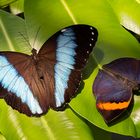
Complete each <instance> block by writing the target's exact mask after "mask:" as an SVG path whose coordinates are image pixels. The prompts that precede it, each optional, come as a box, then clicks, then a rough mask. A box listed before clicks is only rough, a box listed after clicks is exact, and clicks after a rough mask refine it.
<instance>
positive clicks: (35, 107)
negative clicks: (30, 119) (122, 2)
mask: <svg viewBox="0 0 140 140" xmlns="http://www.w3.org/2000/svg"><path fill="white" fill-rule="evenodd" d="M97 35H98V33H97V30H96V29H95V28H93V27H91V26H88V25H74V26H70V27H67V28H65V29H63V30H61V31H58V32H57V33H56V34H54V35H53V36H52V37H51V38H50V39H48V40H47V41H46V42H45V43H44V44H43V46H42V47H41V49H40V50H39V52H38V53H37V51H36V50H35V49H33V50H32V54H31V55H27V54H23V53H18V52H0V97H1V98H4V99H5V101H6V102H7V104H9V105H10V106H11V107H12V108H14V109H16V110H18V111H19V112H21V113H24V114H26V115H28V116H40V115H42V114H45V113H46V112H47V111H48V109H49V108H53V109H54V110H60V108H63V105H65V103H67V102H69V101H70V100H71V98H72V97H73V96H74V95H75V94H76V91H77V89H78V87H79V85H80V82H81V79H82V72H81V71H82V69H83V68H84V66H85V64H86V63H87V59H88V57H89V54H90V53H91V51H92V49H93V47H94V45H95V42H96V40H97Z"/></svg>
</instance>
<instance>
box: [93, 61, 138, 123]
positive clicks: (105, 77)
mask: <svg viewBox="0 0 140 140" xmlns="http://www.w3.org/2000/svg"><path fill="white" fill-rule="evenodd" d="M139 88H140V60H137V59H135V58H120V59H116V60H114V61H112V62H111V63H109V64H106V65H103V67H102V69H99V72H98V74H97V76H96V78H95V81H94V84H93V93H94V95H95V98H96V107H97V109H98V111H99V112H100V114H101V115H102V116H103V118H104V120H105V122H106V123H107V124H108V123H110V122H112V121H114V120H116V119H117V118H118V117H119V116H120V115H121V114H122V113H123V112H124V111H126V110H127V109H128V107H130V104H131V103H133V93H134V92H133V91H138V90H139Z"/></svg>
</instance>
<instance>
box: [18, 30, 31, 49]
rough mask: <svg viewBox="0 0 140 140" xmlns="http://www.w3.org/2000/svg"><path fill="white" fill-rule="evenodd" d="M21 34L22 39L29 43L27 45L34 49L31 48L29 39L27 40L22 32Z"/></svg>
mask: <svg viewBox="0 0 140 140" xmlns="http://www.w3.org/2000/svg"><path fill="white" fill-rule="evenodd" d="M19 34H20V35H21V36H22V38H23V39H24V40H25V41H26V42H27V44H28V45H29V46H30V48H31V49H33V48H32V46H31V44H30V42H29V39H27V38H26V37H25V36H24V35H23V34H22V33H21V32H19Z"/></svg>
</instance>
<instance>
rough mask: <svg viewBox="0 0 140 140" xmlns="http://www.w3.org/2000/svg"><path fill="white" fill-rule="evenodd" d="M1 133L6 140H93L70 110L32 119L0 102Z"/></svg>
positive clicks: (87, 130) (53, 112) (82, 122)
mask: <svg viewBox="0 0 140 140" xmlns="http://www.w3.org/2000/svg"><path fill="white" fill-rule="evenodd" d="M0 110H1V111H0V131H1V133H2V134H3V135H4V136H5V138H6V140H21V139H25V140H38V139H42V140H43V139H48V140H61V139H63V140H72V139H73V140H85V139H88V140H93V139H94V138H93V136H92V131H91V130H90V128H89V127H88V126H87V125H86V124H85V123H84V121H82V120H81V119H79V118H78V117H77V116H76V115H75V114H74V113H73V112H72V111H71V110H70V109H67V110H65V111H64V112H55V111H52V110H50V111H49V113H48V114H47V115H46V116H44V117H41V118H30V117H27V116H25V115H22V114H20V113H18V112H17V111H14V110H13V109H11V107H9V106H7V104H6V103H5V102H4V101H0Z"/></svg>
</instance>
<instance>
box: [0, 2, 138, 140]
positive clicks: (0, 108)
mask: <svg viewBox="0 0 140 140" xmlns="http://www.w3.org/2000/svg"><path fill="white" fill-rule="evenodd" d="M1 3H2V2H1V0H0V6H2V7H3V6H4V5H7V4H8V3H6V4H1ZM19 5H20V6H19ZM17 7H20V8H17ZM10 9H11V12H12V13H13V14H9V13H7V12H4V11H3V10H0V42H1V43H0V50H1V51H3V50H11V51H19V52H25V53H28V54H30V50H31V47H30V45H29V44H31V46H32V47H34V48H36V49H39V48H40V47H41V45H42V44H43V43H44V42H45V41H46V40H47V39H48V38H49V37H50V36H51V35H53V34H54V33H55V32H56V31H58V30H60V29H61V28H63V27H65V26H68V25H72V24H89V25H92V26H94V27H96V28H97V29H98V32H99V38H98V41H97V44H96V46H95V48H94V50H93V53H92V55H91V56H90V59H89V63H88V64H87V66H86V68H85V70H84V71H83V77H84V88H82V87H81V89H80V90H79V94H78V95H77V97H75V98H74V99H73V100H72V101H71V102H70V104H69V105H70V108H68V109H66V110H65V111H64V112H55V111H52V110H50V111H49V113H48V114H46V115H45V116H43V117H41V118H28V117H26V116H25V115H22V114H20V113H18V112H17V111H14V110H12V109H11V108H10V107H9V106H7V105H6V104H5V102H4V101H3V100H1V102H0V124H1V125H0V131H1V133H2V134H3V135H4V136H5V138H6V139H9V140H10V139H14V140H16V139H30V140H32V139H33V140H35V139H38V138H40V139H51V140H53V139H62V138H63V139H64V140H65V139H77V140H78V139H80V140H82V139H88V140H90V139H92V140H93V139H99V137H98V138H97V137H96V134H97V133H98V132H102V133H103V134H105V135H104V136H102V138H105V137H106V139H111V138H110V135H108V133H107V132H106V131H109V132H115V133H118V134H123V135H129V136H133V137H140V131H139V129H140V117H139V112H140V109H139V106H140V102H139V101H140V98H139V97H138V96H135V97H134V98H135V99H134V100H135V103H134V107H133V110H132V113H131V115H130V116H129V117H127V118H123V120H120V121H119V122H117V123H116V124H114V125H112V126H107V125H106V124H105V122H104V120H103V118H102V117H101V115H100V114H99V113H98V111H97V109H96V106H95V98H94V96H93V93H92V85H93V81H94V79H95V77H96V74H97V72H98V68H99V67H101V66H102V65H103V64H106V63H109V62H111V61H113V60H114V59H117V58H120V57H135V58H139V52H140V44H139V43H138V41H137V40H136V39H135V38H134V37H133V36H132V35H131V34H130V33H129V32H127V31H126V30H125V29H124V28H123V27H122V26H121V25H123V26H124V27H126V28H128V29H130V30H132V31H133V32H135V33H137V34H140V19H139V12H140V11H139V10H140V3H139V1H138V0H129V1H127V2H126V1H125V2H124V1H123V0H118V1H116V0H100V1H96V0H88V1H86V2H85V1H84V0H77V1H76V2H75V1H72V0H67V1H66V0H59V1H58V0H54V1H53V2H52V1H51V0H48V1H46V0H40V1H38V0H25V3H24V6H23V1H21V0H20V2H16V4H15V3H13V4H12V5H11V1H10ZM15 9H19V10H18V11H16V10H15ZM19 11H20V12H22V11H24V17H25V19H22V18H20V17H18V16H17V15H16V14H19V13H20V12H19ZM36 36H37V37H36ZM95 126H97V127H99V128H101V129H104V130H106V131H102V130H99V129H98V128H96V127H95ZM95 128H96V130H97V132H96V131H94V129H95ZM126 130H127V131H126ZM104 132H106V133H104Z"/></svg>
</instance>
